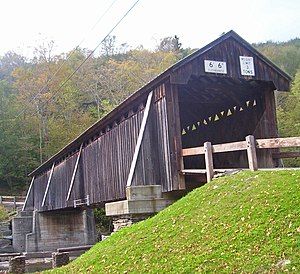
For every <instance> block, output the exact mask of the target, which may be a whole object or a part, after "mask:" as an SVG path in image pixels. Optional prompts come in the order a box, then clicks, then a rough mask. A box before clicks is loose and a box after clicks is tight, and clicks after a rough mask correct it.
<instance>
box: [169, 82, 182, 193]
mask: <svg viewBox="0 0 300 274" xmlns="http://www.w3.org/2000/svg"><path fill="white" fill-rule="evenodd" d="M165 86H166V91H165V94H166V95H165V96H166V102H167V113H166V116H167V117H166V118H167V121H168V125H167V127H168V132H169V149H170V156H169V157H170V160H171V173H172V185H171V189H169V191H171V190H178V189H185V179H184V176H182V175H181V173H180V171H181V170H182V169H183V159H182V157H181V149H182V143H181V126H180V116H179V103H178V87H177V85H174V84H170V83H167V84H166V85H165Z"/></svg>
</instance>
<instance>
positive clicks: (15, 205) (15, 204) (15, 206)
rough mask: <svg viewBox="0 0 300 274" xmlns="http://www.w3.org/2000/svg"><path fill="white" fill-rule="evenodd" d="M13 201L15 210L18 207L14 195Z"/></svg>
mask: <svg viewBox="0 0 300 274" xmlns="http://www.w3.org/2000/svg"><path fill="white" fill-rule="evenodd" d="M13 203H14V210H16V208H17V200H16V196H14V197H13Z"/></svg>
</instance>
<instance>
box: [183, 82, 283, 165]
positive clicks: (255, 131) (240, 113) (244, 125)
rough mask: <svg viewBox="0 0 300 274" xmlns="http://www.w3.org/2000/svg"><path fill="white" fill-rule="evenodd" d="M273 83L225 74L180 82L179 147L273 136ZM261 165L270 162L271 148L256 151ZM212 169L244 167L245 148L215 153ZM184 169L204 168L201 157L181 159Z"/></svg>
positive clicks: (274, 121) (271, 160)
mask: <svg viewBox="0 0 300 274" xmlns="http://www.w3.org/2000/svg"><path fill="white" fill-rule="evenodd" d="M274 89H275V88H274V85H273V83H272V82H266V81H257V80H249V81H247V80H244V79H243V80H242V79H233V78H228V77H214V76H201V77H195V76H191V77H190V79H189V81H188V83H187V84H185V85H179V88H178V90H179V92H178V101H179V115H180V123H181V129H182V132H181V135H182V136H181V138H182V148H190V147H197V146H203V144H204V143H205V142H206V141H209V142H211V143H212V144H221V143H227V142H235V141H242V140H245V137H246V136H247V135H254V136H255V137H256V138H269V137H276V135H277V126H276V115H275V103H274V92H273V90H274ZM259 153H260V155H258V158H259V164H260V167H268V166H270V165H273V164H274V163H273V159H272V157H271V155H270V151H268V152H267V151H263V152H259ZM213 160H214V166H215V168H247V167H248V162H247V155H246V151H237V152H230V153H218V154H215V155H214V159H213ZM184 168H185V169H204V168H205V162H204V157H203V156H192V157H185V158H184Z"/></svg>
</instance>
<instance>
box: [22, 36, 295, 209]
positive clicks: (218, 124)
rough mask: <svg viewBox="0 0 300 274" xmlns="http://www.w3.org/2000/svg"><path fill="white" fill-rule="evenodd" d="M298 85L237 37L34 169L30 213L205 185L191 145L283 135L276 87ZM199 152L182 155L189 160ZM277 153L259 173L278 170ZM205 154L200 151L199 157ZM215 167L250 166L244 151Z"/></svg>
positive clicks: (161, 79) (268, 155)
mask: <svg viewBox="0 0 300 274" xmlns="http://www.w3.org/2000/svg"><path fill="white" fill-rule="evenodd" d="M290 81H291V78H290V77H289V76H288V75H287V74H286V73H284V72H283V71H282V70H281V69H279V68H278V67H277V66H276V65H274V64H273V63H272V62H271V61H270V60H268V59H267V58H266V57H264V56H263V55H262V54H260V53H259V52H258V51H257V50H255V49H254V48H253V47H252V46H251V45H250V44H249V43H248V42H246V41H245V40H243V39H242V38H241V37H240V36H239V35H237V34H236V33H235V32H233V31H230V32H228V33H227V34H225V35H223V36H221V37H219V38H218V39H216V40H215V41H213V42H212V43H210V44H208V45H207V46H205V47H203V48H201V49H199V50H197V51H196V52H194V53H193V54H191V55H190V56H188V57H186V58H185V59H183V60H181V61H179V62H178V63H176V64H175V65H173V66H172V67H170V68H169V69H167V70H166V71H164V72H163V73H162V74H160V75H159V76H158V77H157V78H155V79H154V80H152V81H151V82H149V83H148V84H146V85H145V86H144V87H142V88H141V89H140V90H138V91H137V92H135V93H134V94H133V95H131V96H130V97H129V98H128V99H126V100H125V101H124V102H123V103H122V104H120V105H119V106H118V107H117V108H115V109H114V110H113V111H112V112H111V113H109V114H108V115H107V116H105V117H104V118H103V119H101V120H100V121H98V122H97V123H95V124H94V125H93V126H91V127H90V128H88V129H87V130H86V131H85V132H84V133H83V134H81V135H80V136H79V137H78V138H76V139H75V140H74V141H73V142H71V143H70V144H68V145H67V146H66V147H64V148H63V149H62V150H61V151H59V152H58V153H57V154H55V155H54V156H53V157H51V158H50V159H49V160H48V161H46V162H45V163H44V164H42V165H41V166H40V167H38V168H37V169H36V170H34V171H33V172H32V173H31V174H30V176H32V183H31V185H30V188H29V190H28V194H27V199H26V203H25V206H24V211H37V212H51V211H57V210H58V212H63V211H61V209H72V208H74V207H76V208H78V207H81V206H85V207H86V206H95V205H104V204H105V203H108V202H114V201H120V200H125V199H126V187H129V186H141V185H160V186H161V189H162V192H163V193H169V194H172V193H178V192H180V191H184V190H186V189H189V188H192V187H195V186H199V185H201V184H203V183H204V182H205V180H206V178H205V177H203V176H202V175H201V174H197V173H195V174H193V172H190V173H189V172H187V170H193V169H205V159H204V157H203V156H201V155H197V153H194V154H193V153H190V154H189V151H187V150H185V149H186V148H193V147H201V146H203V144H204V143H205V142H206V141H210V142H211V143H213V144H220V143H228V142H237V141H243V140H245V138H246V136H248V135H253V136H254V137H255V138H257V139H262V138H276V137H278V131H277V124H276V112H275V99H274V90H278V91H288V90H289V85H290ZM184 153H186V155H192V156H189V157H183V156H186V155H184ZM273 153H274V149H273V150H272V149H263V150H259V151H258V152H257V164H258V166H259V167H276V166H278V165H279V164H280V162H279V160H278V159H277V158H278V157H277V158H276V157H275V158H274V156H273ZM200 154H201V153H200ZM214 166H215V168H218V169H222V168H228V167H231V168H245V167H248V159H247V153H246V151H234V150H233V151H232V152H228V153H221V154H216V155H214Z"/></svg>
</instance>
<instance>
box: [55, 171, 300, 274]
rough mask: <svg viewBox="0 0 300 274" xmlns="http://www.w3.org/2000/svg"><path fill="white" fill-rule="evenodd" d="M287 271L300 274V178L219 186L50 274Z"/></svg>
mask: <svg viewBox="0 0 300 274" xmlns="http://www.w3.org/2000/svg"><path fill="white" fill-rule="evenodd" d="M282 260H289V261H290V263H289V264H287V265H286V266H284V267H280V266H277V264H278V262H280V261H282ZM285 271H289V272H291V273H300V172H299V171H276V172H255V173H254V172H240V173H238V174H236V175H234V176H228V177H222V178H219V179H216V180H213V181H212V182H211V183H209V184H206V185H205V186H203V187H201V188H198V189H196V190H194V191H193V192H191V193H190V194H188V195H187V196H186V197H184V198H182V199H181V200H179V201H178V202H176V203H175V204H173V205H172V206H170V207H168V208H167V209H166V210H164V211H162V212H160V213H159V214H157V215H156V216H155V217H153V218H150V219H148V220H146V221H143V222H140V223H138V224H136V225H133V226H132V227H130V228H125V229H123V230H121V231H119V232H117V233H115V234H113V235H112V236H111V237H110V238H108V239H107V240H105V241H103V242H100V243H98V244H96V245H95V246H94V247H93V248H92V249H90V250H89V251H88V252H86V253H85V254H83V255H82V256H81V257H79V258H78V259H77V260H75V261H73V262H72V263H70V264H69V265H67V266H65V267H62V268H59V269H55V270H53V271H50V273H149V272H150V273H195V272H200V273H281V272H285Z"/></svg>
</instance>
